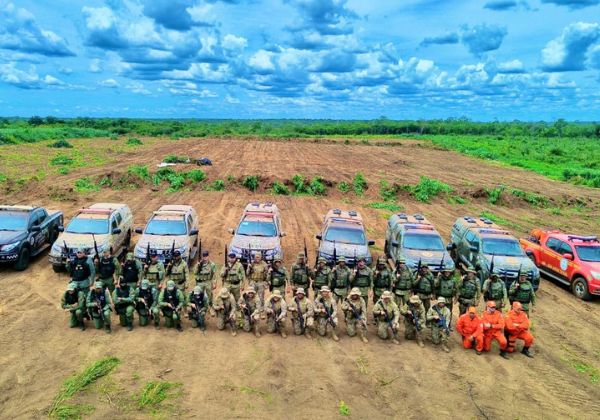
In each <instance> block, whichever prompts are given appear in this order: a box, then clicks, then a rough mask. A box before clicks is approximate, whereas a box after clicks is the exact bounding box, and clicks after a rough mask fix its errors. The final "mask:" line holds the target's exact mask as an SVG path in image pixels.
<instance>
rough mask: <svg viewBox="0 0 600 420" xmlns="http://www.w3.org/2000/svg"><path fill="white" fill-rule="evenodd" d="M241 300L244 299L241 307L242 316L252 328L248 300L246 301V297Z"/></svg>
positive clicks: (252, 322)
mask: <svg viewBox="0 0 600 420" xmlns="http://www.w3.org/2000/svg"><path fill="white" fill-rule="evenodd" d="M242 299H244V306H242V313H243V314H244V316H245V317H246V319H247V320H248V322H249V323H250V325H251V326H253V325H254V320H253V319H252V314H251V313H250V308H249V307H248V300H246V296H244V297H243V298H242Z"/></svg>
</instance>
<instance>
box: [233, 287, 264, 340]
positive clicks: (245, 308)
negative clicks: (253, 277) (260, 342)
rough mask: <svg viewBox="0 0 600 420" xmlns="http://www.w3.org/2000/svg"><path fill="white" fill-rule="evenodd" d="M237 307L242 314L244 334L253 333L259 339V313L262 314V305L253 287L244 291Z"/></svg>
mask: <svg viewBox="0 0 600 420" xmlns="http://www.w3.org/2000/svg"><path fill="white" fill-rule="evenodd" d="M238 307H239V308H240V311H241V312H242V322H243V324H242V325H243V327H242V328H243V330H244V331H246V332H254V335H255V336H256V337H260V313H261V312H262V304H261V302H260V298H259V297H258V296H257V295H256V291H255V290H254V288H253V287H250V288H249V289H246V290H245V291H244V293H243V294H242V297H241V298H240V300H239V301H238Z"/></svg>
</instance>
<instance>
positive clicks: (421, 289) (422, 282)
mask: <svg viewBox="0 0 600 420" xmlns="http://www.w3.org/2000/svg"><path fill="white" fill-rule="evenodd" d="M432 283H433V279H432V277H431V276H421V278H420V279H419V282H418V283H417V293H420V294H422V295H429V294H431V292H432V291H433V285H432Z"/></svg>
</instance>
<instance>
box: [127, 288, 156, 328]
mask: <svg viewBox="0 0 600 420" xmlns="http://www.w3.org/2000/svg"><path fill="white" fill-rule="evenodd" d="M133 298H134V300H135V309H136V311H137V313H138V318H139V322H140V326H142V327H145V326H146V325H148V321H149V319H150V318H152V319H153V320H154V328H156V329H157V330H158V329H160V311H159V310H158V292H157V291H156V288H155V287H154V286H152V283H150V281H149V280H147V279H144V280H142V282H141V284H140V287H138V288H137V289H135V293H134V295H133Z"/></svg>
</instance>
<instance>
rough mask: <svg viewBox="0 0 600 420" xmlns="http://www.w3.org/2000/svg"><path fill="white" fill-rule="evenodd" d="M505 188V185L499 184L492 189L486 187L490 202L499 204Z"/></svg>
mask: <svg viewBox="0 0 600 420" xmlns="http://www.w3.org/2000/svg"><path fill="white" fill-rule="evenodd" d="M505 188H506V187H505V186H504V185H498V186H497V187H496V188H494V189H491V190H490V189H488V188H486V189H485V191H486V192H487V193H488V203H490V204H497V203H498V202H499V201H500V198H501V197H502V193H503V192H504V190H505Z"/></svg>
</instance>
